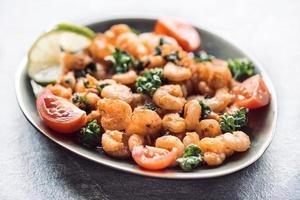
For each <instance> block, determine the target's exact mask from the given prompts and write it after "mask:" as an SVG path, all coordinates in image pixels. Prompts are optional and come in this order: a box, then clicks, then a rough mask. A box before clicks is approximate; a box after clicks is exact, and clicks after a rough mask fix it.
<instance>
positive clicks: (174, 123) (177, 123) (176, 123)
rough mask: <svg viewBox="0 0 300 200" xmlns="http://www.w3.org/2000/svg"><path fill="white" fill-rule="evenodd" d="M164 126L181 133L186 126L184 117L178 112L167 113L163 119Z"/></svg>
mask: <svg viewBox="0 0 300 200" xmlns="http://www.w3.org/2000/svg"><path fill="white" fill-rule="evenodd" d="M162 126H163V128H164V129H166V130H169V131H171V132H173V133H181V132H183V131H185V128H186V126H185V121H184V119H183V118H181V117H180V116H179V114H178V113H170V114H166V115H165V116H164V118H163V120H162Z"/></svg>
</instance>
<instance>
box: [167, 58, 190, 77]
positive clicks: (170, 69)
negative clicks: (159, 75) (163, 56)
mask: <svg viewBox="0 0 300 200" xmlns="http://www.w3.org/2000/svg"><path fill="white" fill-rule="evenodd" d="M163 75H164V77H165V78H166V79H168V80H170V81H177V82H179V81H184V80H187V79H189V78H191V76H192V72H191V70H190V69H189V68H186V67H181V66H178V65H175V64H174V63H171V62H168V63H167V64H166V65H165V67H164V73H163Z"/></svg>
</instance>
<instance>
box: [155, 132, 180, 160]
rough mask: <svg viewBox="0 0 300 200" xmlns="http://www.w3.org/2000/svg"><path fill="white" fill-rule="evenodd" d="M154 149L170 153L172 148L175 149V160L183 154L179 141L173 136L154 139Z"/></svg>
mask: <svg viewBox="0 0 300 200" xmlns="http://www.w3.org/2000/svg"><path fill="white" fill-rule="evenodd" d="M155 147H158V148H163V149H167V150H169V151H171V150H172V149H173V148H176V149H177V158H178V157H181V156H182V155H183V152H184V145H183V143H182V142H181V140H180V139H179V138H177V137H175V136H173V135H165V136H161V137H159V138H157V139H156V141H155Z"/></svg>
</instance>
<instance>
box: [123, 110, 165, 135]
mask: <svg viewBox="0 0 300 200" xmlns="http://www.w3.org/2000/svg"><path fill="white" fill-rule="evenodd" d="M118 123H119V122H118ZM160 129H161V118H160V117H159V115H158V114H157V113H156V112H154V111H152V110H149V109H144V108H135V109H134V111H133V112H132V115H131V118H130V120H129V125H128V126H127V127H126V134H127V135H132V134H137V135H143V136H145V135H153V134H156V133H158V132H159V131H160Z"/></svg>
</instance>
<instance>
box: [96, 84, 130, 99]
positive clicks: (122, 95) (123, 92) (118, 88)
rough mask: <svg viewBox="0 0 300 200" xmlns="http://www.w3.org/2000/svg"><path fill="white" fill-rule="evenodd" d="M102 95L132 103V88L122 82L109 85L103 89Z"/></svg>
mask: <svg viewBox="0 0 300 200" xmlns="http://www.w3.org/2000/svg"><path fill="white" fill-rule="evenodd" d="M101 96H102V97H103V98H109V99H119V100H122V101H125V102H126V103H130V102H131V101H132V92H131V89H130V88H129V87H127V86H125V85H122V84H113V85H108V86H106V87H104V88H103V89H102V92H101Z"/></svg>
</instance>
